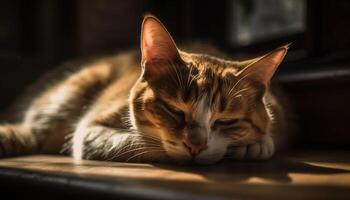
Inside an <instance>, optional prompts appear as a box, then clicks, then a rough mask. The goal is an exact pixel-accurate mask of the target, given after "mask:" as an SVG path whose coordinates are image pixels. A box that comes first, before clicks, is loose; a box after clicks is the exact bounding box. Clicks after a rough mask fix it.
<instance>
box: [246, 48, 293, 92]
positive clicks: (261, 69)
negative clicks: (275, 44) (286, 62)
mask: <svg viewBox="0 0 350 200" xmlns="http://www.w3.org/2000/svg"><path fill="white" fill-rule="evenodd" d="M287 50H288V47H281V48H279V49H276V50H274V51H272V52H270V53H269V54H267V55H265V56H263V57H262V58H261V59H259V60H257V61H255V62H254V63H252V64H250V65H248V66H247V67H246V68H245V69H244V70H243V72H242V73H241V76H249V77H250V78H252V79H255V80H256V81H258V82H261V83H263V84H264V85H265V86H267V85H268V84H269V82H270V80H271V78H272V76H273V74H274V73H275V71H276V69H277V67H278V66H279V64H280V63H281V62H282V60H283V58H284V56H285V55H286V53H287Z"/></svg>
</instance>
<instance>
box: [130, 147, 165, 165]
mask: <svg viewBox="0 0 350 200" xmlns="http://www.w3.org/2000/svg"><path fill="white" fill-rule="evenodd" d="M154 152H165V151H164V150H151V151H144V152H141V153H138V154H135V155H133V156H131V157H130V158H128V159H127V160H126V162H129V161H130V160H131V159H133V158H135V157H138V156H141V155H143V154H146V153H154Z"/></svg>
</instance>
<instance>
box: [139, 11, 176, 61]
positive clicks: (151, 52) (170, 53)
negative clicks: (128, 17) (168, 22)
mask: <svg viewBox="0 0 350 200" xmlns="http://www.w3.org/2000/svg"><path fill="white" fill-rule="evenodd" d="M141 53H142V62H152V61H156V60H173V59H177V58H178V57H179V51H178V49H177V47H176V44H175V42H174V40H173V38H172V37H171V35H170V34H169V32H168V31H167V30H166V28H165V27H164V26H163V24H162V23H161V22H160V21H159V20H158V19H157V18H156V17H154V16H152V15H147V16H145V18H144V20H143V23H142V30H141Z"/></svg>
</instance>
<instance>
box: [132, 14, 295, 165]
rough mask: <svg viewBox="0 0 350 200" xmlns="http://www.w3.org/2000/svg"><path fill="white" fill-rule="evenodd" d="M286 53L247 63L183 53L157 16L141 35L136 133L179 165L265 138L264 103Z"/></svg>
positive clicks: (146, 22)
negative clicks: (156, 142) (156, 144)
mask: <svg viewBox="0 0 350 200" xmlns="http://www.w3.org/2000/svg"><path fill="white" fill-rule="evenodd" d="M287 49H288V47H287V46H284V47H281V48H278V49H276V50H274V51H272V52H270V53H268V54H267V55H265V56H262V57H259V58H255V59H253V60H249V61H244V62H234V61H228V60H223V59H219V58H215V57H211V56H208V55H202V54H191V53H186V52H183V51H180V50H179V49H178V48H177V46H176V44H175V42H174V41H173V39H172V37H171V36H170V34H169V33H168V31H167V30H166V29H165V27H164V26H163V25H162V24H161V22H160V21H159V20H158V19H156V18H155V17H153V16H146V17H145V19H144V22H143V26H142V33H141V52H142V63H141V65H142V75H141V77H140V79H139V81H138V82H137V83H136V84H135V86H134V88H133V90H132V93H131V99H130V102H131V106H130V108H131V119H132V123H133V126H134V127H135V128H136V129H138V130H139V131H141V132H143V133H144V134H148V135H152V136H154V137H157V138H159V139H160V140H161V142H162V146H163V148H164V150H165V151H166V153H167V154H168V155H169V156H170V157H171V158H173V159H175V160H178V161H188V160H194V161H195V162H197V163H202V164H208V163H214V162H216V161H218V160H220V159H222V158H223V157H224V156H225V154H226V151H227V148H228V147H229V146H232V145H236V146H240V145H247V144H252V143H255V142H256V141H257V140H259V139H261V138H262V137H263V136H264V135H266V134H267V131H268V127H269V124H270V117H269V113H268V110H267V107H266V105H265V103H264V100H263V99H264V98H263V97H264V95H265V93H266V91H267V90H268V87H269V82H270V79H271V77H272V75H273V74H274V72H275V70H276V68H277V66H278V65H279V64H280V63H281V61H282V59H283V58H284V56H285V54H286V52H287Z"/></svg>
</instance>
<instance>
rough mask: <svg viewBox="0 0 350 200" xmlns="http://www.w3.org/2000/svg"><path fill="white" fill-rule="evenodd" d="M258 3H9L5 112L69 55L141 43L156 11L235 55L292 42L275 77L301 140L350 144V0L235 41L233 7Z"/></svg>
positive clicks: (4, 30)
mask: <svg viewBox="0 0 350 200" xmlns="http://www.w3.org/2000/svg"><path fill="white" fill-rule="evenodd" d="M255 1H256V0H247V1H240V0H231V1H229V0H226V1H225V0H222V1H200V0H178V1H170V0H147V1H146V0H128V1H121V0H120V1H119V0H98V1H97V0H69V1H68V0H31V1H28V0H12V1H9V0H5V1H2V2H1V6H0V90H1V95H0V110H5V109H6V108H7V107H8V106H9V105H10V103H11V102H12V101H13V100H14V99H15V97H16V96H18V95H19V94H20V93H21V92H22V91H23V90H24V88H26V87H27V86H28V85H30V83H32V82H33V81H34V80H36V79H37V78H38V77H40V76H41V75H42V74H43V73H45V72H47V71H49V70H50V69H52V68H54V66H55V65H57V64H59V63H61V62H63V61H65V60H69V59H72V58H77V57H84V56H88V55H93V54H101V53H108V52H115V51H119V50H122V49H125V48H130V47H137V46H138V43H139V31H140V25H141V21H142V17H143V15H144V14H146V13H152V14H154V15H156V16H157V17H158V18H160V20H161V21H162V22H163V23H164V24H165V25H166V26H167V28H168V30H169V31H170V32H171V33H172V34H173V36H174V38H175V40H176V41H180V42H184V43H186V42H188V41H193V40H202V41H206V42H209V43H212V44H215V45H216V46H217V47H219V48H220V49H222V50H224V51H225V52H226V53H227V54H229V55H233V57H235V58H237V57H238V58H245V57H251V56H256V55H261V54H262V53H266V52H267V51H269V50H272V49H274V48H276V47H278V46H280V45H283V44H286V43H290V42H292V43H293V45H292V48H291V51H290V53H289V54H288V56H287V58H286V61H285V62H284V63H283V64H282V66H281V67H280V69H279V71H278V73H277V75H276V80H279V81H280V82H281V83H282V86H283V87H284V88H285V89H286V91H287V92H288V93H289V94H290V96H291V97H290V98H291V100H293V102H294V105H295V110H296V112H297V114H298V116H299V117H298V121H299V124H300V127H301V128H300V131H299V132H298V139H299V144H300V145H301V146H312V147H320V148H348V147H349V144H350V134H349V131H348V129H347V124H348V123H349V119H350V114H349V113H350V106H349V103H350V91H349V85H350V84H349V83H350V68H349V64H350V37H349V35H350V20H349V19H350V18H349V17H350V12H349V10H350V1H348V0H337V1H332V0H304V2H305V13H304V14H305V19H304V21H303V23H304V26H305V27H304V29H303V30H301V31H298V32H293V33H283V34H275V35H272V36H269V37H266V38H263V39H259V40H256V41H254V42H251V43H249V44H244V45H242V44H239V43H232V42H231V41H230V36H231V35H230V34H232V30H239V29H240V27H239V24H237V23H235V22H234V20H233V18H232V15H233V14H235V13H234V9H233V7H232V5H238V4H239V5H241V4H246V5H245V8H248V11H250V14H252V13H253V14H254V6H252V5H254V2H255ZM269 2H272V3H273V0H269ZM276 2H278V1H276ZM276 2H275V3H276ZM252 8H253V9H252ZM252 10H253V11H252ZM271 12H275V11H273V10H271ZM262 25H264V24H262ZM256 31H259V30H256Z"/></svg>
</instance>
